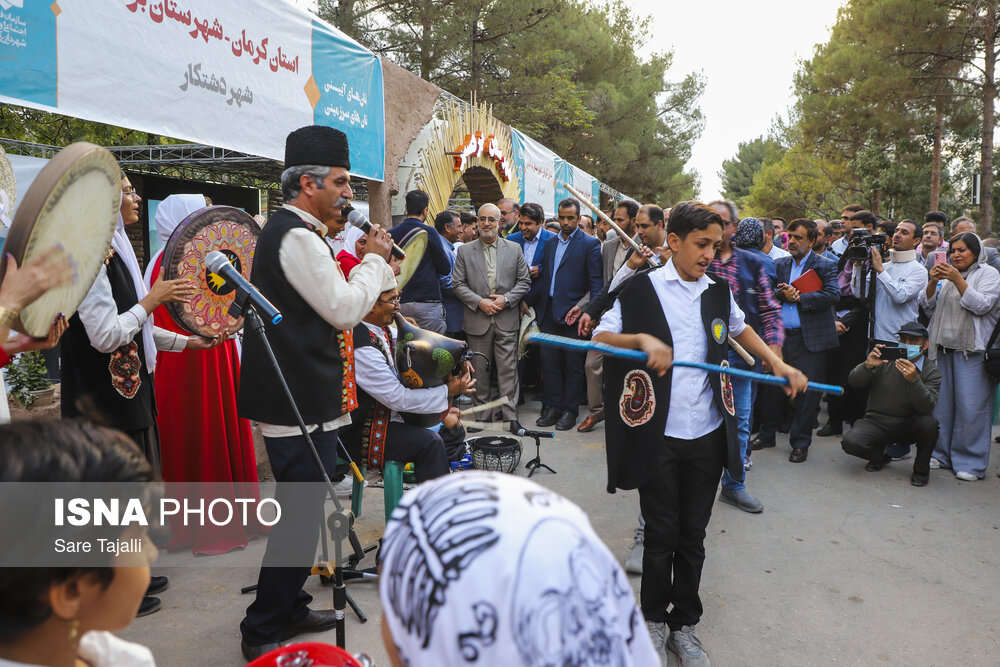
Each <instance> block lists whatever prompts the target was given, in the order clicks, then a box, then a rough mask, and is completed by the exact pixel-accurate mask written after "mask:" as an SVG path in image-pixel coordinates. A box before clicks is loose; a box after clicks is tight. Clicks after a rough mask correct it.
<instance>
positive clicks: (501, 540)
mask: <svg viewBox="0 0 1000 667" xmlns="http://www.w3.org/2000/svg"><path fill="white" fill-rule="evenodd" d="M379 597H380V598H381V602H382V612H383V614H385V618H386V621H387V622H388V624H389V629H390V632H391V634H392V638H393V640H394V642H395V644H396V648H397V650H398V651H399V653H400V658H401V662H402V664H404V665H409V667H426V666H429V665H434V666H435V667H437V666H444V667H446V666H455V667H457V666H459V665H463V666H468V665H471V664H476V665H504V666H505V667H514V666H517V665H523V666H528V665H531V666H532V667H534V666H537V667H543V666H547V665H578V666H579V667H585V666H588V665H594V666H596V665H612V666H615V667H628V666H632V665H637V666H645V665H658V664H659V659H658V658H657V656H656V652H655V650H654V649H653V643H652V641H651V640H650V638H649V633H648V631H647V630H646V623H645V621H644V619H643V616H642V613H641V612H640V611H639V607H638V606H637V605H636V603H635V597H634V595H633V594H632V588H631V587H630V586H629V583H628V580H627V579H626V577H625V573H624V572H622V569H621V567H620V566H619V565H618V561H617V560H616V559H615V557H614V556H612V555H611V552H609V551H608V548H607V547H606V546H605V545H604V543H603V542H601V540H600V538H598V537H597V535H596V534H595V533H594V529H593V528H592V527H591V526H590V522H589V521H588V519H587V515H586V514H585V513H584V512H583V510H581V509H580V508H579V507H577V506H576V505H574V504H573V503H571V502H570V501H568V500H566V499H565V498H563V497H562V496H560V495H558V494H556V493H554V492H553V491H550V490H548V489H545V488H543V487H541V486H539V485H537V484H535V483H534V482H531V481H528V480H526V479H524V478H521V477H516V476H513V475H505V474H502V473H490V472H484V471H467V472H460V473H455V474H452V475H446V476H445V477H441V478H438V479H436V480H433V481H431V482H427V483H425V484H422V485H420V486H419V487H417V488H415V489H413V490H411V491H409V492H408V493H407V494H406V495H404V496H403V499H402V500H401V501H400V503H399V506H397V507H396V509H395V510H394V511H393V513H392V518H391V520H390V521H389V524H388V525H387V526H386V531H385V540H384V541H383V556H382V571H381V575H380V577H379Z"/></svg>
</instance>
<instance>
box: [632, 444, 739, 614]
mask: <svg viewBox="0 0 1000 667" xmlns="http://www.w3.org/2000/svg"><path fill="white" fill-rule="evenodd" d="M725 460H726V430H725V427H724V426H720V427H719V428H717V429H716V430H714V431H712V432H711V433H709V434H708V435H704V436H702V437H700V438H696V439H694V440H681V439H679V438H666V437H665V438H664V439H663V447H661V448H660V449H659V450H658V458H657V460H656V461H650V465H652V466H654V467H655V476H654V477H653V481H651V482H650V483H649V484H646V485H645V486H643V487H642V488H640V489H639V508H640V509H641V511H642V516H643V518H644V519H645V521H646V526H645V536H644V547H645V548H644V550H643V556H642V586H641V588H640V591H639V599H640V603H641V607H642V614H643V616H645V617H646V620H647V621H653V622H656V623H663V622H666V623H667V625H669V626H670V629H671V630H680V629H681V626H684V625H695V624H696V623H697V622H698V620H699V619H700V618H701V613H702V605H701V597H699V595H698V588H699V587H700V586H701V568H702V565H704V563H705V529H706V527H707V526H708V520H709V519H710V518H711V517H712V506H713V505H714V504H715V490H716V489H717V488H718V486H719V476H720V475H722V467H723V465H724V463H725ZM671 605H673V608H670V606H671Z"/></svg>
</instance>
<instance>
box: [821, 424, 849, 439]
mask: <svg viewBox="0 0 1000 667" xmlns="http://www.w3.org/2000/svg"><path fill="white" fill-rule="evenodd" d="M843 434H844V425H843V424H842V423H838V424H837V425H836V426H834V425H833V422H827V423H825V424H823V428H821V429H820V430H818V431H816V435H818V436H819V437H821V438H829V437H830V436H831V435H843Z"/></svg>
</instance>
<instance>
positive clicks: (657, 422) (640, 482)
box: [604, 269, 744, 493]
mask: <svg viewBox="0 0 1000 667" xmlns="http://www.w3.org/2000/svg"><path fill="white" fill-rule="evenodd" d="M661 270H662V269H661ZM706 275H708V276H709V277H710V278H711V279H712V280H713V281H714V283H712V284H710V285H709V288H708V289H707V290H705V291H704V292H703V293H702V295H701V317H702V323H703V326H704V329H705V336H706V338H707V341H708V352H707V354H706V358H705V361H706V362H707V363H710V364H716V365H722V366H725V365H728V361H727V360H726V357H727V350H728V343H727V340H726V339H727V336H728V334H729V300H730V290H729V284H728V283H727V282H726V281H725V280H724V279H722V278H720V277H718V276H714V275H712V274H706ZM649 276H650V273H644V274H640V275H637V276H635V278H633V279H632V280H631V281H630V282H629V284H628V285H627V286H626V287H625V289H624V290H623V291H622V293H621V294H620V295H619V297H618V300H619V302H620V303H621V311H622V333H626V334H632V333H648V334H652V335H654V336H656V337H657V338H659V339H660V340H662V341H663V342H665V343H666V344H667V345H673V338H672V336H671V334H670V327H669V325H668V324H667V318H666V315H665V314H664V312H663V309H662V308H661V307H660V300H659V297H657V295H656V290H655V289H654V288H653V284H652V282H651V281H650V278H649ZM672 376H673V371H672V370H670V371H667V373H666V374H665V375H664V376H663V377H659V376H657V375H656V374H655V373H653V372H651V371H650V370H649V369H648V368H647V367H646V365H645V364H644V363H642V362H637V361H635V360H632V359H622V358H619V357H612V356H610V355H605V357H604V406H605V410H604V414H605V419H606V422H605V423H606V426H605V433H606V435H605V439H606V440H605V442H606V450H607V457H608V492H609V493H614V492H615V490H616V489H637V488H639V487H642V486H644V485H646V484H647V483H649V482H650V481H651V480H652V478H653V471H654V469H653V467H652V466H650V462H651V461H653V460H654V456H655V453H656V448H658V447H662V446H663V432H664V428H665V427H666V424H667V412H668V409H669V407H670V389H671V378H672ZM708 380H709V385H710V386H711V387H712V393H713V395H714V398H715V403H716V406H717V407H718V409H719V412H720V413H721V414H722V417H723V422H724V424H725V427H726V439H727V457H726V468H727V469H728V470H729V474H730V475H732V476H733V478H734V479H737V480H742V479H743V474H744V473H743V460H742V457H741V456H740V446H739V434H738V433H737V428H736V409H735V402H734V399H733V390H732V384H731V383H730V381H729V378H728V376H726V375H723V374H721V373H709V375H708ZM706 407H707V406H706Z"/></svg>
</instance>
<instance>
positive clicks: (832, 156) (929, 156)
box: [750, 0, 978, 219]
mask: <svg viewBox="0 0 1000 667" xmlns="http://www.w3.org/2000/svg"><path fill="white" fill-rule="evenodd" d="M950 4H952V3H948V2H945V0H850V1H849V2H847V3H846V4H845V5H844V6H843V7H842V8H841V9H840V11H839V13H838V17H837V22H836V24H835V25H834V26H833V29H832V31H831V35H830V39H829V40H828V41H827V42H826V43H824V44H821V45H818V46H817V47H816V50H815V53H814V54H813V57H812V58H810V59H809V60H806V61H804V62H803V63H802V65H801V67H800V69H799V71H798V73H797V74H796V77H795V92H796V102H795V105H794V108H793V110H792V126H793V128H794V132H793V133H792V134H793V135H794V137H795V139H794V141H793V142H790V143H789V145H790V146H791V147H792V150H791V151H789V153H791V154H792V155H791V156H788V157H787V160H786V159H785V158H783V159H782V162H783V163H785V164H777V165H775V168H774V169H773V170H771V173H769V174H766V176H767V178H763V176H765V174H763V173H762V174H761V176H762V178H761V180H760V187H761V188H762V191H761V192H754V190H755V189H756V188H757V187H758V185H757V181H756V180H755V181H754V185H753V186H752V188H751V197H750V200H752V201H754V202H756V203H758V204H759V203H761V202H764V201H767V202H770V203H771V205H776V204H777V203H779V202H780V200H781V199H782V194H781V187H782V186H781V183H780V182H779V181H775V180H774V179H773V178H771V177H773V176H774V174H775V173H779V172H781V170H782V169H785V168H787V167H788V166H789V164H788V163H793V162H794V163H796V164H797V166H798V167H801V168H805V173H806V174H812V173H819V172H818V170H820V169H822V170H825V171H828V172H830V174H831V179H830V181H829V183H828V184H827V186H826V190H827V191H826V192H820V191H816V190H811V189H810V188H802V187H801V186H802V180H803V179H802V178H797V179H794V178H793V182H796V183H797V187H796V190H795V191H794V192H791V191H790V192H789V193H788V196H787V200H788V201H787V203H788V204H789V205H790V206H792V207H800V208H801V210H802V211H803V212H805V213H806V214H807V215H809V216H813V215H828V214H830V213H832V212H836V211H835V210H833V209H836V208H837V207H839V206H840V205H841V204H842V203H859V204H862V205H864V206H867V207H868V208H870V209H871V210H873V211H874V212H876V213H878V214H881V215H885V216H892V217H895V218H897V219H898V218H902V217H912V218H918V217H919V216H921V215H922V214H923V213H924V212H925V211H927V210H929V209H930V208H938V209H944V210H946V211H954V212H955V213H956V214H957V213H958V212H960V210H961V206H960V201H959V197H957V195H956V193H957V192H960V191H961V190H962V188H963V186H964V184H963V183H962V182H961V179H960V178H952V177H951V175H950V172H951V171H955V170H950V169H949V165H958V164H960V161H961V160H963V159H968V156H969V153H970V147H971V144H972V142H973V141H974V140H975V139H976V136H975V135H976V124H977V122H978V114H977V110H976V108H975V103H974V98H975V91H974V88H973V87H972V86H971V85H970V83H969V82H968V81H967V80H965V79H963V78H962V77H957V76H955V75H956V73H957V72H959V71H960V70H961V69H962V65H961V64H960V63H958V62H957V61H956V60H955V59H953V58H952V59H949V58H948V57H947V54H955V53H958V52H959V51H960V50H961V49H960V45H961V43H962V38H961V37H960V35H958V33H956V32H955V30H953V29H952V27H953V25H954V22H955V16H954V11H953V10H952V9H951V8H950V7H949V5H950ZM918 52H919V54H920V55H919V56H918V55H917V54H918ZM810 163H811V164H812V165H813V168H809V167H808V165H809V164H810ZM959 171H960V170H959ZM786 175H789V176H793V175H791V174H786Z"/></svg>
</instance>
